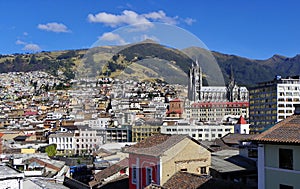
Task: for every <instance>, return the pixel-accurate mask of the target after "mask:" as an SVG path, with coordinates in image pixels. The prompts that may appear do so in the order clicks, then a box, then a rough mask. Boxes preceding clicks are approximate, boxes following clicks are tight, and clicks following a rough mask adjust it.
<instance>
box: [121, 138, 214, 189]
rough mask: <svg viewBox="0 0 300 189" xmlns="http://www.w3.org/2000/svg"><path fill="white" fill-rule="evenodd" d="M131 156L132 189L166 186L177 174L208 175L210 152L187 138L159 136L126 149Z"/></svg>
mask: <svg viewBox="0 0 300 189" xmlns="http://www.w3.org/2000/svg"><path fill="white" fill-rule="evenodd" d="M124 152H127V153H129V188H130V189H135V188H145V187H146V186H148V185H150V184H151V183H154V184H157V185H163V184H164V183H165V182H166V181H167V180H168V179H170V178H171V177H172V176H173V175H174V174H175V173H176V172H179V171H182V172H188V173H194V174H198V175H201V174H207V173H208V171H209V167H210V165H211V155H210V151H209V150H208V149H207V148H205V147H203V146H202V145H201V143H199V142H198V141H196V140H194V139H193V138H191V137H189V136H187V135H165V134H157V135H153V136H151V137H148V138H147V139H145V140H143V141H141V142H139V143H137V144H135V145H133V146H130V147H127V148H125V149H124Z"/></svg>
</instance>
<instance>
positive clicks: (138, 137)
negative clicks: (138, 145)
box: [132, 118, 162, 142]
mask: <svg viewBox="0 0 300 189" xmlns="http://www.w3.org/2000/svg"><path fill="white" fill-rule="evenodd" d="M161 127H162V121H161V120H157V119H145V118H144V119H143V118H140V119H138V120H137V121H135V125H133V126H132V142H140V141H142V140H144V139H146V138H147V137H149V136H152V135H155V134H159V133H160V131H161Z"/></svg>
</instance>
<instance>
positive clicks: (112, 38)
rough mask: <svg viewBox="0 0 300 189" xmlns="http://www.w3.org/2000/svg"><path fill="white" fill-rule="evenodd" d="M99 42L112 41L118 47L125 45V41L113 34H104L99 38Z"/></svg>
mask: <svg viewBox="0 0 300 189" xmlns="http://www.w3.org/2000/svg"><path fill="white" fill-rule="evenodd" d="M99 40H101V41H113V42H116V43H117V44H118V45H125V44H127V43H126V42H125V40H124V39H123V38H122V37H121V36H120V35H118V34H114V33H112V32H107V33H104V34H103V35H102V36H100V37H99Z"/></svg>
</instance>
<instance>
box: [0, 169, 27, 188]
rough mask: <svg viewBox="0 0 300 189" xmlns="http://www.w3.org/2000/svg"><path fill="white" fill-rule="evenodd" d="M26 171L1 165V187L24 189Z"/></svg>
mask: <svg viewBox="0 0 300 189" xmlns="http://www.w3.org/2000/svg"><path fill="white" fill-rule="evenodd" d="M23 180H24V173H19V172H18V171H16V170H14V169H12V168H10V167H8V166H6V165H0V188H10V189H23Z"/></svg>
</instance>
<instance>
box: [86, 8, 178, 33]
mask: <svg viewBox="0 0 300 189" xmlns="http://www.w3.org/2000/svg"><path fill="white" fill-rule="evenodd" d="M177 20H178V17H177V16H176V17H169V16H167V15H166V13H165V12H164V11H162V10H160V11H156V12H150V13H146V14H138V13H136V12H134V11H130V10H124V11H123V12H122V14H119V15H117V14H110V13H106V12H100V13H98V14H95V15H93V14H89V15H88V21H89V22H93V23H102V24H105V25H107V26H110V27H117V26H122V25H135V27H136V28H137V29H141V30H145V29H147V28H149V27H151V26H153V24H152V23H151V22H162V23H167V24H173V25H175V24H177Z"/></svg>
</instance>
